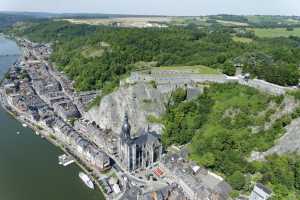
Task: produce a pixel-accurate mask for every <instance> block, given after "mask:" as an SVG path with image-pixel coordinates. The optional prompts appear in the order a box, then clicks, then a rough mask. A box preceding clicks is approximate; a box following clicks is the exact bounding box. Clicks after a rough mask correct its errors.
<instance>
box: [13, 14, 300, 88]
mask: <svg viewBox="0 0 300 200" xmlns="http://www.w3.org/2000/svg"><path fill="white" fill-rule="evenodd" d="M10 33H13V34H16V35H20V36H26V37H28V38H30V39H31V40H34V41H39V42H41V41H42V42H52V43H53V46H54V53H53V55H52V61H53V62H54V63H55V64H56V65H57V67H58V69H59V70H61V71H64V72H65V73H66V74H67V75H68V76H69V77H70V78H71V79H73V80H75V86H76V89H77V90H91V89H103V90H104V91H107V92H110V91H112V90H113V89H114V88H115V87H117V86H118V83H119V80H120V79H122V78H123V77H124V76H126V75H128V74H129V73H130V72H131V71H133V70H135V69H136V68H135V65H134V64H135V63H137V62H140V61H143V62H152V61H154V62H157V66H161V65H165V66H171V65H205V66H209V67H212V68H218V69H221V70H223V72H224V73H226V74H228V75H234V73H235V71H236V66H241V67H242V70H243V72H244V73H250V74H251V76H252V77H253V78H254V77H257V78H260V79H264V80H266V81H269V82H272V83H276V84H280V85H283V86H293V85H297V84H298V79H299V70H298V66H299V64H300V59H299V58H300V48H299V43H300V39H299V38H297V37H289V38H257V37H255V35H253V34H249V31H241V30H236V29H232V28H227V27H223V26H217V25H216V26H211V27H203V28H197V27H193V26H187V27H178V26H171V27H168V28H163V29H160V28H147V29H139V28H115V27H104V26H91V25H83V24H81V25H79V24H77V25H76V24H70V23H68V22H65V21H57V20H56V21H48V22H41V23H34V24H32V25H30V26H28V27H26V28H23V29H12V30H10ZM235 35H238V36H239V37H251V41H252V42H250V43H243V42H238V41H234V40H233V37H234V36H235Z"/></svg>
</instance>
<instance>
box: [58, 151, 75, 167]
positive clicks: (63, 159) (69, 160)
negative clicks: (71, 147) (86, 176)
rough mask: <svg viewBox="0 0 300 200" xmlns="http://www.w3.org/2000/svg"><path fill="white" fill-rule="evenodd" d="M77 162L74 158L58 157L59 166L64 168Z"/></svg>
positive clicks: (64, 155)
mask: <svg viewBox="0 0 300 200" xmlns="http://www.w3.org/2000/svg"><path fill="white" fill-rule="evenodd" d="M74 162H75V160H74V159H73V157H72V156H67V155H66V154H63V155H61V156H58V164H60V165H63V166H64V167H66V166H68V165H70V164H72V163H74Z"/></svg>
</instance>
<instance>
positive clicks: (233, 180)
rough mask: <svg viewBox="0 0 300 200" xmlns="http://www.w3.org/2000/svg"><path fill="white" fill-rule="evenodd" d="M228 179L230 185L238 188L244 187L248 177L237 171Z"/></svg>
mask: <svg viewBox="0 0 300 200" xmlns="http://www.w3.org/2000/svg"><path fill="white" fill-rule="evenodd" d="M227 180H228V182H229V183H230V185H231V186H232V187H233V188H234V189H236V190H241V189H243V187H244V186H245V184H246V178H245V176H244V174H243V173H242V172H240V171H235V172H234V173H233V174H232V175H231V176H229V177H228V179H227Z"/></svg>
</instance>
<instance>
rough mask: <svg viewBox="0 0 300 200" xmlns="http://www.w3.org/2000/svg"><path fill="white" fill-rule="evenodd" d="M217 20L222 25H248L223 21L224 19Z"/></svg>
mask: <svg viewBox="0 0 300 200" xmlns="http://www.w3.org/2000/svg"><path fill="white" fill-rule="evenodd" d="M217 22H219V23H220V24H222V25H224V26H249V24H247V23H242V22H234V21H225V20H217Z"/></svg>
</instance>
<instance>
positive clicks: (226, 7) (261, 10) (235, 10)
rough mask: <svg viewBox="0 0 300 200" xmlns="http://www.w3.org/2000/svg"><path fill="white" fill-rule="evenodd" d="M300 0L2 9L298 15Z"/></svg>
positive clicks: (95, 1)
mask: <svg viewBox="0 0 300 200" xmlns="http://www.w3.org/2000/svg"><path fill="white" fill-rule="evenodd" d="M299 1H300V0H0V11H38V12H55V13H66V12H67V13H79V12H81V13H106V14H139V15H172V16H174V15H183V16H199V15H210V14H244V15H246V14H261V15H298V16H300V2H299Z"/></svg>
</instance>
